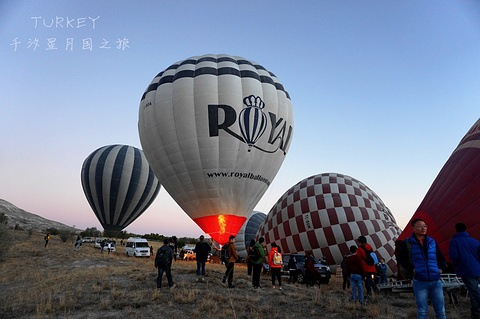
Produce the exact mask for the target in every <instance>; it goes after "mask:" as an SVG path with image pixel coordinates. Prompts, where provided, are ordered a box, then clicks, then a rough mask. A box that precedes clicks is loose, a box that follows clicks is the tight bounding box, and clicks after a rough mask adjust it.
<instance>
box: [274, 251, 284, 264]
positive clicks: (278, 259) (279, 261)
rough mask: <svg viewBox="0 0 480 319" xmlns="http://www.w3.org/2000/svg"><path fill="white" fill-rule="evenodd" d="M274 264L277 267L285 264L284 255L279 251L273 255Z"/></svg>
mask: <svg viewBox="0 0 480 319" xmlns="http://www.w3.org/2000/svg"><path fill="white" fill-rule="evenodd" d="M273 264H274V265H277V266H281V265H282V264H283V260H282V254H281V253H279V252H278V251H275V252H274V253H273Z"/></svg>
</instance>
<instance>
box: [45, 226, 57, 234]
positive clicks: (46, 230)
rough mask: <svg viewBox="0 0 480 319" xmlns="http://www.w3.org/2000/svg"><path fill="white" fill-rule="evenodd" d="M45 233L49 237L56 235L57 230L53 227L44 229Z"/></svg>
mask: <svg viewBox="0 0 480 319" xmlns="http://www.w3.org/2000/svg"><path fill="white" fill-rule="evenodd" d="M45 232H46V233H49V234H50V235H58V229H56V228H55V227H50V228H47V229H45Z"/></svg>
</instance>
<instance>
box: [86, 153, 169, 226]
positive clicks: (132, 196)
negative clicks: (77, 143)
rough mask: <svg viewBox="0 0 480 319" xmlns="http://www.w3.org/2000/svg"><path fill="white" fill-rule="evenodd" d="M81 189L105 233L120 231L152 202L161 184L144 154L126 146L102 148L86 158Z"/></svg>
mask: <svg viewBox="0 0 480 319" xmlns="http://www.w3.org/2000/svg"><path fill="white" fill-rule="evenodd" d="M81 179H82V187H83V191H84V192H85V196H86V197H87V200H88V203H89V204H90V206H91V207H92V210H93V212H94V213H95V215H96V216H97V218H98V220H99V221H100V223H101V224H102V226H103V228H104V229H105V230H113V231H120V230H122V229H124V228H125V227H127V226H128V225H130V224H131V223H132V222H133V221H134V220H135V219H137V217H139V216H140V215H141V214H142V213H143V212H144V211H145V210H146V209H147V208H148V207H149V206H150V204H151V203H152V202H153V200H154V199H155V197H156V196H157V194H158V192H159V191H160V183H159V181H158V179H157V178H156V177H155V175H154V174H153V171H152V169H151V168H150V165H149V164H148V162H147V159H146V157H145V155H144V154H143V151H142V150H140V149H138V148H135V147H133V146H128V145H108V146H104V147H101V148H99V149H97V150H96V151H94V152H93V153H92V154H90V155H89V156H88V157H87V159H85V161H84V163H83V166H82V174H81Z"/></svg>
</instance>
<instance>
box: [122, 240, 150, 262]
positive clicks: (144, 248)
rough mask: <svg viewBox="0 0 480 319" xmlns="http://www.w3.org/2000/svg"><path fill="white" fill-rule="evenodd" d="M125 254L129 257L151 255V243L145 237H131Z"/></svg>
mask: <svg viewBox="0 0 480 319" xmlns="http://www.w3.org/2000/svg"><path fill="white" fill-rule="evenodd" d="M125 255H127V256H128V257H130V256H135V257H150V245H149V244H148V241H147V240H146V239H145V238H140V237H130V238H129V239H127V244H126V245H125Z"/></svg>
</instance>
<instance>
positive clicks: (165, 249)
mask: <svg viewBox="0 0 480 319" xmlns="http://www.w3.org/2000/svg"><path fill="white" fill-rule="evenodd" d="M172 260H173V250H172V249H171V248H170V246H169V240H168V239H165V240H164V242H163V246H162V247H160V248H159V249H158V250H157V256H155V268H157V270H158V277H157V288H158V289H160V288H162V277H163V273H165V275H166V276H167V280H168V286H169V287H170V288H174V287H175V284H174V283H173V279H172Z"/></svg>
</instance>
